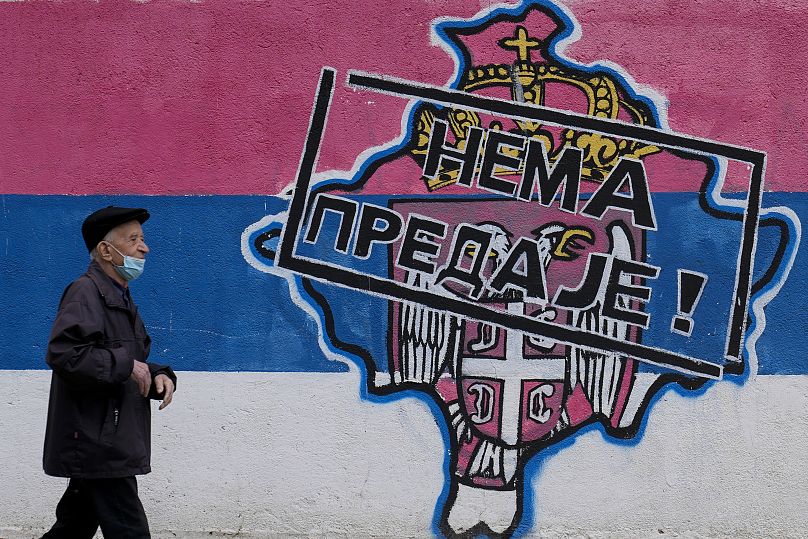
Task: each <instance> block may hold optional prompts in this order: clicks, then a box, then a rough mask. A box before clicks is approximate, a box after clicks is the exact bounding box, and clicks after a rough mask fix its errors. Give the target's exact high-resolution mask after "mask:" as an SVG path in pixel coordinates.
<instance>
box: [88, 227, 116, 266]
mask: <svg viewBox="0 0 808 539" xmlns="http://www.w3.org/2000/svg"><path fill="white" fill-rule="evenodd" d="M115 228H117V227H115ZM115 228H113V229H112V230H110V231H109V232H107V235H106V236H104V239H102V240H101V241H108V242H112V240H113V238H115V236H117V232H115ZM99 243H100V242H99ZM98 257H99V254H98V245H96V246H95V247H93V250H92V251H90V259H91V260H98Z"/></svg>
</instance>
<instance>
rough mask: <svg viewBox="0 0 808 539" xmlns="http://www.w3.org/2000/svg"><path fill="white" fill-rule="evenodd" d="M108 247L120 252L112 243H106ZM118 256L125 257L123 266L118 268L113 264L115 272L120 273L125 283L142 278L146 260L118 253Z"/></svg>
mask: <svg viewBox="0 0 808 539" xmlns="http://www.w3.org/2000/svg"><path fill="white" fill-rule="evenodd" d="M105 243H106V244H107V245H109V246H110V247H112V248H113V249H115V250H116V251H118V249H117V248H116V247H115V246H114V245H112V244H111V243H110V242H105ZM118 254H119V255H121V256H122V257H123V266H116V265H115V264H113V267H114V268H115V271H117V272H118V275H120V276H121V277H122V278H123V280H124V281H133V280H135V279H137V278H138V277H140V276H141V274H142V273H143V267H144V266H145V265H146V260H145V259H143V258H135V257H134V256H126V255H125V254H123V253H122V252H120V251H118Z"/></svg>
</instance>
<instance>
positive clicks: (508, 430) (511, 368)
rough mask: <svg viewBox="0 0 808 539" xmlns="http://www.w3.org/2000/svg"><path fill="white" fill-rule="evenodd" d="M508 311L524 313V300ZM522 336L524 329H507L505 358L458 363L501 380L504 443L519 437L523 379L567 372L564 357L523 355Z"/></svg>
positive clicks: (556, 377)
mask: <svg viewBox="0 0 808 539" xmlns="http://www.w3.org/2000/svg"><path fill="white" fill-rule="evenodd" d="M508 312H509V313H512V314H519V315H524V312H525V304H524V303H521V302H515V303H509V304H508ZM481 323H482V322H481ZM524 338H525V333H524V332H522V331H518V330H515V329H506V330H505V345H506V346H505V358H504V359H490V358H480V357H463V358H462V362H461V365H460V371H461V373H462V376H464V377H472V378H476V377H487V378H495V379H497V380H501V381H502V390H501V395H502V404H501V409H500V416H501V419H500V420H501V422H502V423H501V424H502V432H501V435H500V436H501V438H502V440H503V441H504V442H505V443H506V444H507V445H516V444H517V443H518V441H519V418H520V416H521V414H522V411H521V408H520V404H521V396H522V382H523V381H524V380H548V381H563V380H564V374H565V372H566V362H567V360H566V358H563V357H548V358H541V359H535V358H534V359H530V358H526V357H525V354H524V344H523V343H524ZM464 352H465V350H464Z"/></svg>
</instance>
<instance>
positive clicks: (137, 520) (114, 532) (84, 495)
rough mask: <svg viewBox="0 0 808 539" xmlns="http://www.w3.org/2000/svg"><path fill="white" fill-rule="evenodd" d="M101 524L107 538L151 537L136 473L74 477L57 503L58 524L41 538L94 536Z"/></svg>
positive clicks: (136, 538)
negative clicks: (118, 475)
mask: <svg viewBox="0 0 808 539" xmlns="http://www.w3.org/2000/svg"><path fill="white" fill-rule="evenodd" d="M98 526H101V532H102V533H103V534H104V537H105V539H150V538H151V536H150V535H149V523H148V521H147V520H146V513H145V512H144V511H143V505H142V504H141V503H140V498H138V495H137V480H136V479H135V478H134V476H132V477H121V478H116V479H71V480H70V484H68V485H67V490H66V491H65V493H64V495H63V496H62V499H61V500H59V505H57V506H56V524H54V525H53V527H52V528H51V529H50V531H49V532H48V533H46V534H45V535H43V536H42V539H61V538H65V539H84V538H86V539H92V537H93V535H94V534H95V532H96V530H97V529H98Z"/></svg>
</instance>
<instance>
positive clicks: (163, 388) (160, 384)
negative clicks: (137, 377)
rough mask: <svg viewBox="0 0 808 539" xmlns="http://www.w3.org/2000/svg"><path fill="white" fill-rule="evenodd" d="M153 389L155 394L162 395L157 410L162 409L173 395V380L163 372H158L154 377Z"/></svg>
mask: <svg viewBox="0 0 808 539" xmlns="http://www.w3.org/2000/svg"><path fill="white" fill-rule="evenodd" d="M154 389H155V390H156V391H157V394H158V395H160V396H162V397H163V402H162V403H161V404H160V408H158V410H162V409H163V408H165V407H166V406H168V405H169V404H171V399H172V397H174V382H173V381H172V380H171V378H169V377H168V376H166V375H165V374H158V375H157V376H156V377H155V379H154Z"/></svg>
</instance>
